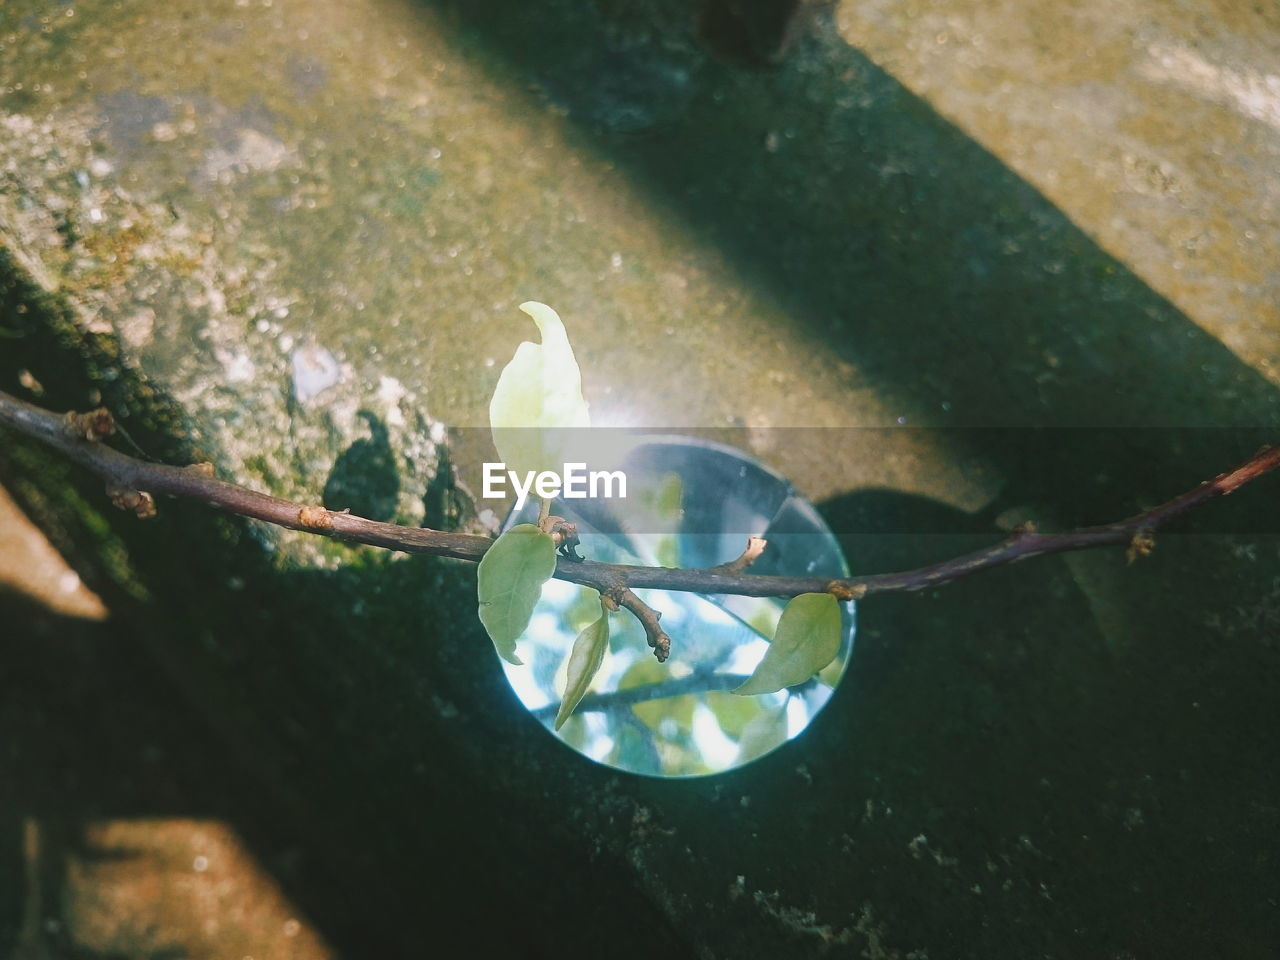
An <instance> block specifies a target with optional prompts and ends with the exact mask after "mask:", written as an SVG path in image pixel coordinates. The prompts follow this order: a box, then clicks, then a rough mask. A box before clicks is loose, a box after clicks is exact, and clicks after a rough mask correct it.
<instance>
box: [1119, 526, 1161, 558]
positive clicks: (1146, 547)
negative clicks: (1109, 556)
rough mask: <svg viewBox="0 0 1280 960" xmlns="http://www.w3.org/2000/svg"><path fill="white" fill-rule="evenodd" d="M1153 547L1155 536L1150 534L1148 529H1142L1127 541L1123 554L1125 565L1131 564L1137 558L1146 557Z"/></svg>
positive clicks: (1154, 545)
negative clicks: (1127, 544)
mask: <svg viewBox="0 0 1280 960" xmlns="http://www.w3.org/2000/svg"><path fill="white" fill-rule="evenodd" d="M1155 547H1156V538H1155V534H1153V533H1152V532H1151V528H1150V527H1142V528H1141V529H1140V530H1139V531H1138V532H1137V533H1135V534H1134V535H1133V539H1132V540H1130V541H1129V546H1128V548H1127V549H1126V550H1125V552H1124V559H1125V563H1133V561H1135V560H1137V559H1138V558H1139V557H1145V556H1147V554H1149V553H1150V552H1151V551H1152V550H1154V549H1155Z"/></svg>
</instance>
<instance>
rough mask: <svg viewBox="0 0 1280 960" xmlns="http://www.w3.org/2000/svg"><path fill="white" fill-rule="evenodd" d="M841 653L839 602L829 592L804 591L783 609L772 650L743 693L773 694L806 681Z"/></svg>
mask: <svg viewBox="0 0 1280 960" xmlns="http://www.w3.org/2000/svg"><path fill="white" fill-rule="evenodd" d="M839 652H840V604H839V603H838V602H837V601H836V598H835V597H833V596H832V595H831V594H829V593H802V594H800V596H798V597H795V598H793V599H792V601H791V602H790V603H788V604H787V607H786V609H785V610H783V611H782V617H781V619H779V620H778V630H777V632H776V633H775V634H774V637H773V643H771V644H769V651H768V652H767V653H766V654H765V655H764V659H763V660H761V661H760V665H759V666H757V667H756V669H755V672H754V673H752V674H751V676H750V677H748V678H747V681H746V682H745V683H744V684H742V686H740V687H738V688H737V689H736V690H734V691H733V692H734V693H736V694H739V695H741V696H749V695H753V694H759V693H773V692H775V691H777V690H781V689H782V688H783V687H792V686H795V685H796V684H797V683H804V682H805V681H806V680H808V679H809V678H810V677H812V676H813V675H814V674H815V673H817V672H818V671H819V670H821V669H822V668H823V667H825V666H826V665H827V664H828V663H830V662H831V661H832V660H834V659H835V656H836V654H837V653H839Z"/></svg>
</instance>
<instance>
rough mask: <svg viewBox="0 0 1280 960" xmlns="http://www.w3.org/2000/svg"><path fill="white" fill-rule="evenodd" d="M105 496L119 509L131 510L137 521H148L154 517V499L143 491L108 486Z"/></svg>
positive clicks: (113, 485) (112, 485)
mask: <svg viewBox="0 0 1280 960" xmlns="http://www.w3.org/2000/svg"><path fill="white" fill-rule="evenodd" d="M107 496H108V497H110V498H111V502H112V503H113V504H115V506H116V507H118V508H119V509H121V510H132V511H133V513H134V516H136V517H137V518H138V519H139V520H150V519H151V518H152V517H154V516H155V515H156V498H155V497H153V496H151V494H149V493H147V491H145V490H134V489H133V488H132V487H121V486H117V485H115V484H108V485H107Z"/></svg>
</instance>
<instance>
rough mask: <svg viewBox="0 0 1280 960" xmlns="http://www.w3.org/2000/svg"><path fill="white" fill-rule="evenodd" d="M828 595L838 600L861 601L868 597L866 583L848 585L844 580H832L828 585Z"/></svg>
mask: <svg viewBox="0 0 1280 960" xmlns="http://www.w3.org/2000/svg"><path fill="white" fill-rule="evenodd" d="M827 593H829V594H831V595H832V596H834V597H835V598H836V599H837V600H861V599H862V598H863V597H865V596H866V595H867V585H866V584H865V583H848V582H846V581H844V580H832V581H831V582H830V583H828V584H827Z"/></svg>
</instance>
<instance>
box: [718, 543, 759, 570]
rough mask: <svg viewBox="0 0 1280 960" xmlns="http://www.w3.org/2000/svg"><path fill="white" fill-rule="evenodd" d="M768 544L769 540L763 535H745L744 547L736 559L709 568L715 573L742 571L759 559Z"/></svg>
mask: <svg viewBox="0 0 1280 960" xmlns="http://www.w3.org/2000/svg"><path fill="white" fill-rule="evenodd" d="M768 545H769V541H768V540H766V539H765V538H764V537H757V536H750V537H747V546H746V549H745V550H743V551H742V555H741V556H740V557H738V559H737V560H731V561H730V562H728V563H722V564H720V565H719V566H716V567H712V568H711V569H712V570H714V571H715V572H716V573H742V571H743V570H746V569H747V567H749V566H751V565H752V564H753V563H755V562H756V561H757V560H758V559H760V554H762V553H764V548H765V547H767V546H768Z"/></svg>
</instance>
